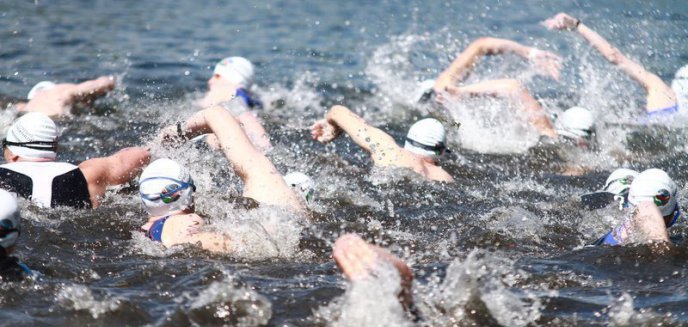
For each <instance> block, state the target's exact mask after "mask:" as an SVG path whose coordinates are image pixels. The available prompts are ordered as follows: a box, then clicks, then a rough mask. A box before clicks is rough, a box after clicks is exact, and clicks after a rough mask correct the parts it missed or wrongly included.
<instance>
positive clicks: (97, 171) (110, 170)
mask: <svg viewBox="0 0 688 327" xmlns="http://www.w3.org/2000/svg"><path fill="white" fill-rule="evenodd" d="M149 162H150V153H149V152H148V150H147V149H145V148H141V147H131V148H125V149H122V150H120V151H118V152H117V153H115V154H113V155H111V156H109V157H103V158H93V159H89V160H86V161H84V162H82V163H81V164H79V169H81V172H82V173H83V174H84V177H85V178H86V181H87V182H88V191H89V194H90V195H91V202H92V204H93V205H94V207H96V206H97V205H96V204H97V198H98V197H101V196H103V195H104V194H105V190H106V189H107V187H108V186H113V185H120V184H124V183H128V182H129V181H131V180H132V179H134V178H135V177H136V176H137V175H138V174H139V173H141V170H143V167H144V166H146V165H148V163H149Z"/></svg>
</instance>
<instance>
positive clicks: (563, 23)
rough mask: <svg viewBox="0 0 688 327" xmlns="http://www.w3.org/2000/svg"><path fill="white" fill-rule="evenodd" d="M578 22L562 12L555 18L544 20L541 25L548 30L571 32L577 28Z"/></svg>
mask: <svg viewBox="0 0 688 327" xmlns="http://www.w3.org/2000/svg"><path fill="white" fill-rule="evenodd" d="M579 24H580V20H578V19H576V18H573V17H571V16H569V15H567V14H565V13H563V12H560V13H558V14H557V15H556V16H554V17H552V18H550V19H547V20H545V21H544V22H542V25H543V26H545V27H547V28H548V29H550V30H559V31H561V30H569V31H572V30H574V29H576V28H577V27H578V25H579Z"/></svg>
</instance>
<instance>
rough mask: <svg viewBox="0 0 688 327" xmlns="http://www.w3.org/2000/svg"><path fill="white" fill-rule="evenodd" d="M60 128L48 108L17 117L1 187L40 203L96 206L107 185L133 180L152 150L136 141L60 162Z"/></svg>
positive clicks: (0, 169)
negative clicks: (74, 161) (110, 152)
mask: <svg viewBox="0 0 688 327" xmlns="http://www.w3.org/2000/svg"><path fill="white" fill-rule="evenodd" d="M58 134H59V133H58V130H57V126H56V125H55V122H53V121H52V119H50V118H49V117H48V116H47V115H45V114H42V113H38V112H30V113H27V114H26V115H24V116H22V117H21V118H19V119H17V120H16V121H15V122H14V123H13V124H12V126H10V128H9V129H8V131H7V136H6V137H5V139H3V142H2V145H3V148H4V157H5V162H6V163H5V164H3V165H0V189H5V190H7V191H10V192H13V193H16V194H17V195H19V196H21V197H23V198H26V199H31V201H32V202H34V203H36V204H37V205H38V206H40V207H56V206H69V207H74V208H96V207H98V206H99V205H100V198H102V197H103V195H105V191H106V189H107V187H109V186H115V185H120V184H125V183H128V182H129V181H131V180H132V179H133V178H134V177H135V176H136V175H138V173H139V172H140V171H141V169H142V168H143V166H145V165H146V164H147V163H148V161H149V159H150V155H149V153H148V150H146V149H144V148H134V147H132V148H126V149H123V150H120V151H119V152H117V153H115V154H114V155H112V156H109V157H103V158H93V159H89V160H86V161H84V162H82V163H80V164H79V165H78V166H75V165H73V164H70V163H66V162H56V161H55V159H56V157H57V151H58V136H59V135H58Z"/></svg>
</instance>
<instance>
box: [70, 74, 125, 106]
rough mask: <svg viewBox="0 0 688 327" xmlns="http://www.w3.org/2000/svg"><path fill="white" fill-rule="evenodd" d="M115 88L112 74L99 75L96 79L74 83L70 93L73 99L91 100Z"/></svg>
mask: <svg viewBox="0 0 688 327" xmlns="http://www.w3.org/2000/svg"><path fill="white" fill-rule="evenodd" d="M114 88H115V78H114V77H113V76H101V77H99V78H97V79H94V80H90V81H86V82H83V83H79V84H76V85H75V86H74V88H73V89H72V92H71V95H72V99H73V100H74V101H77V102H79V101H92V100H95V99H97V98H99V97H101V96H103V95H105V94H106V93H108V92H110V91H112V89H114Z"/></svg>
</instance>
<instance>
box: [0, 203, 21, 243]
mask: <svg viewBox="0 0 688 327" xmlns="http://www.w3.org/2000/svg"><path fill="white" fill-rule="evenodd" d="M20 221H21V217H20V215H19V208H18V207H17V200H16V199H15V198H14V196H12V194H10V193H9V192H7V191H5V190H0V248H2V250H0V251H2V252H1V253H0V256H2V255H3V254H4V255H5V256H7V255H10V254H11V253H12V250H13V249H14V245H15V244H16V243H17V238H19V222H20Z"/></svg>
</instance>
